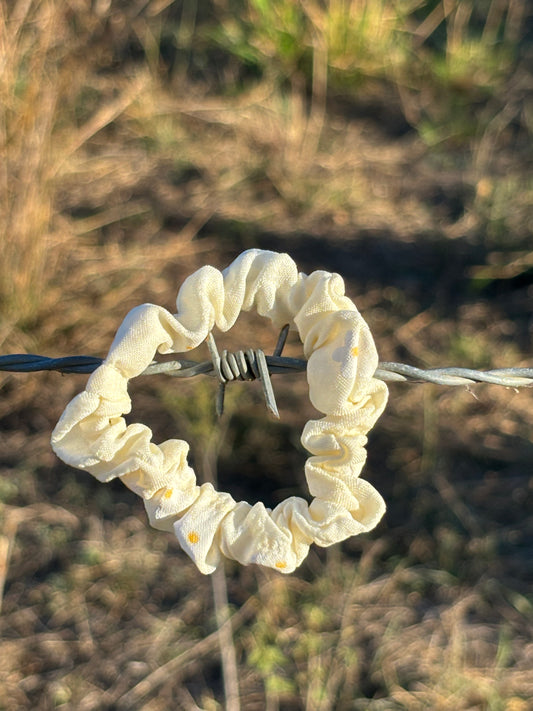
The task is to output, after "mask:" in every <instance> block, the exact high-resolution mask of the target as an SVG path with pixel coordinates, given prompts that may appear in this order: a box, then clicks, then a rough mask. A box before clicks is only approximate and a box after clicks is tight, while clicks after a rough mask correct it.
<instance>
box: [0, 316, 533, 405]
mask: <svg viewBox="0 0 533 711" xmlns="http://www.w3.org/2000/svg"><path fill="white" fill-rule="evenodd" d="M288 331H289V326H288V325H286V326H284V327H283V328H282V329H281V333H280V335H279V338H278V342H277V345H276V347H275V349H274V353H273V354H272V355H265V353H264V352H263V351H262V350H261V349H260V348H255V349H252V348H247V349H246V350H239V351H235V352H234V353H229V352H228V351H227V350H223V351H222V355H220V354H219V352H218V348H217V346H216V343H215V339H214V337H213V334H212V333H210V334H209V336H208V337H207V346H208V348H209V352H210V355H211V360H207V361H203V362H201V363H198V362H197V361H191V360H184V359H179V360H173V361H167V362H163V363H157V362H153V363H151V364H150V365H149V366H148V367H147V368H146V370H144V371H143V373H141V375H155V374H157V373H164V374H166V375H171V376H173V377H175V378H190V377H193V376H195V375H210V376H212V377H216V378H217V379H218V380H219V383H220V385H219V389H218V395H217V403H216V408H217V413H218V414H219V415H221V414H222V412H223V410H224V393H225V387H226V384H227V383H228V382H231V381H234V380H256V379H257V380H259V381H260V382H261V386H262V388H263V394H264V396H265V400H266V404H267V407H268V409H269V410H270V412H272V414H273V415H274V416H275V417H278V418H279V412H278V407H277V404H276V398H275V395H274V389H273V387H272V382H271V380H270V376H271V375H274V374H276V373H290V372H292V373H294V372H299V371H300V372H301V371H305V370H306V368H307V361H305V360H301V359H299V358H286V357H283V356H282V355H281V354H282V352H283V348H284V346H285V342H286V340H287V334H288ZM102 362H103V360H102V359H101V358H95V357H93V356H68V357H66V358H46V357H44V356H38V355H31V354H27V353H24V354H18V355H17V354H15V355H5V356H0V371H2V370H3V371H9V372H26V373H34V372H37V371H42V370H56V371H59V372H61V373H92V372H93V371H94V370H96V368H98V366H99V365H101V364H102ZM375 377H376V378H378V379H379V380H384V381H386V382H411V383H413V382H416V383H435V384H437V385H451V386H457V385H463V386H468V385H471V384H472V383H492V384H493V385H503V386H505V387H511V388H519V387H532V386H533V368H500V369H496V370H486V371H480V370H472V369H470V368H432V369H429V370H423V369H422V368H415V367H414V366H412V365H406V364H405V363H379V365H378V368H377V370H376V372H375Z"/></svg>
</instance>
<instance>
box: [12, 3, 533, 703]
mask: <svg viewBox="0 0 533 711" xmlns="http://www.w3.org/2000/svg"><path fill="white" fill-rule="evenodd" d="M228 7H230V10H231V9H232V8H233V5H232V4H231V3H230V5H229V6H228V4H227V3H222V2H218V1H216V2H212V3H209V4H208V3H203V2H199V3H195V2H184V3H182V4H180V3H174V2H168V1H167V0H162V1H161V0H159V1H156V0H152V1H149V2H131V3H123V2H120V1H119V0H110V1H108V2H98V3H91V2H89V0H69V2H65V3H63V2H59V1H57V0H17V1H16V2H13V3H9V4H4V5H2V8H0V71H1V74H0V202H1V210H0V229H1V231H2V260H1V261H0V344H1V345H2V351H3V352H16V351H34V352H42V353H46V354H57V355H64V354H69V353H72V354H74V353H92V354H95V355H104V354H105V352H106V350H107V347H108V344H109V343H110V340H111V338H112V336H113V334H114V332H115V331H116V328H117V326H118V324H119V323H120V321H121V319H122V318H123V316H124V315H125V314H126V312H127V311H128V310H129V309H130V308H131V307H133V306H135V305H137V304H139V303H141V302H143V301H153V302H155V303H159V304H162V305H163V306H166V307H167V308H169V309H171V310H172V309H173V301H174V298H175V294H176V292H177V290H178V288H179V285H180V283H181V282H182V280H183V278H184V277H185V276H186V275H187V274H188V273H190V272H191V271H193V270H194V269H196V268H197V267H199V266H200V265H202V264H204V263H206V262H209V263H212V264H214V265H215V266H225V265H226V264H227V263H228V262H229V261H230V260H231V259H232V258H233V257H234V256H235V255H236V254H237V253H238V252H239V251H241V250H242V249H245V248H248V247H254V246H259V247H263V248H272V249H277V250H287V251H289V252H290V253H291V254H292V255H293V256H294V257H295V259H296V260H297V262H298V263H299V266H301V267H302V269H303V270H304V271H308V270H311V269H315V268H324V269H330V270H333V271H339V272H340V273H341V274H343V275H344V276H345V277H346V281H347V285H348V290H349V293H350V294H351V295H352V296H353V297H354V298H355V299H356V301H357V303H358V305H359V306H360V308H361V309H362V310H363V312H364V313H365V316H366V317H367V318H368V320H369V322H370V324H371V327H372V330H373V333H374V335H375V338H376V341H377V343H378V346H379V349H380V354H381V357H382V359H383V360H405V361H408V362H412V363H414V364H422V365H427V366H436V365H439V364H443V363H454V364H458V365H470V366H474V367H487V366H489V365H493V366H501V367H504V366H506V365H528V364H530V359H531V322H530V314H531V290H532V289H533V286H532V285H531V260H530V256H531V225H532V224H533V218H532V216H531V196H532V187H531V181H530V178H528V170H527V168H528V160H529V158H528V155H529V154H528V153H527V151H528V150H529V149H528V148H527V146H528V145H529V140H530V136H529V133H528V131H529V129H528V127H529V128H530V126H531V115H530V113H528V112H530V108H528V104H527V102H526V101H525V100H524V98H525V96H526V95H527V93H528V91H530V89H531V86H532V80H531V75H530V73H529V70H528V69H527V66H525V65H526V62H525V60H524V59H523V57H524V56H525V55H524V54H521V52H524V51H525V50H523V45H522V44H520V42H521V37H522V32H523V27H524V26H525V23H526V22H527V16H526V11H527V6H526V4H525V3H523V2H496V0H494V1H493V2H490V3H487V5H486V9H485V10H483V9H480V8H481V4H479V6H478V5H477V4H475V3H458V2H434V3H431V4H427V3H413V4H412V7H409V8H408V10H409V12H408V11H407V10H406V7H407V6H406V5H402V8H401V12H400V11H399V10H398V8H399V7H400V6H399V5H398V6H397V5H396V4H395V3H390V4H387V3H366V2H355V1H354V2H346V3H342V2H331V3H325V4H324V3H315V2H312V3H299V2H298V3H286V2H282V0H277V1H276V2H274V3H269V4H266V3H262V2H259V0H257V1H256V0H254V1H253V2H249V3H245V7H244V10H243V12H242V13H240V14H237V13H235V12H231V11H230V10H228ZM291 8H292V10H291ZM291 12H292V14H291ZM287 13H288V14H287ZM346 16H349V17H350V18H351V20H350V23H348V24H347V23H346V22H345V17H346ZM348 25H349V30H350V32H348V31H346V32H344V29H346V28H348ZM247 33H248V34H247ZM350 33H352V34H350ZM398 33H401V37H402V39H401V42H399V41H398ZM296 40H297V41H296ZM369 48H371V49H372V50H373V51H368V50H369ZM392 49H394V52H393V51H392ZM415 49H416V61H413V62H411V61H409V60H410V59H411V58H413V52H414V50H415ZM492 49H495V50H496V51H494V52H492V51H491V50H492ZM389 50H390V51H389ZM383 57H386V60H384V59H383ZM363 60H364V61H363ZM489 60H490V61H489ZM467 79H468V82H470V83H467V84H465V81H466V80H467ZM472 116H473V117H474V123H473V124H472V122H471V121H472V119H471V117H472ZM452 119H453V120H452ZM236 331H238V333H240V334H241V336H239V335H233V334H231V335H230V336H229V339H228V345H229V346H231V345H239V346H242V344H243V342H242V337H243V336H242V334H243V333H249V332H253V333H254V337H255V338H256V340H257V342H258V343H260V345H262V346H263V347H265V348H268V347H269V345H270V344H272V345H273V344H274V343H275V338H276V334H274V333H273V332H271V331H269V330H268V329H265V330H262V329H261V325H260V323H259V320H258V319H253V318H251V319H249V320H246V319H245V320H244V321H243V322H242V323H240V326H239V329H236ZM289 350H290V352H291V353H293V354H294V355H297V353H298V349H297V344H294V343H292V344H289ZM82 382H83V378H81V377H78V376H68V377H60V376H58V375H56V374H42V375H32V376H26V375H22V374H21V375H14V374H4V375H2V376H0V502H1V509H0V523H1V531H0V533H1V537H0V588H2V589H3V598H2V603H3V607H2V616H1V617H0V634H1V638H0V709H5V710H6V711H11V709H13V710H14V709H17V711H18V710H19V709H39V710H41V709H42V710H43V711H44V710H45V709H49V708H62V709H76V710H77V711H78V710H84V709H87V710H89V709H94V710H96V709H109V710H111V709H115V708H127V709H145V710H147V711H159V710H163V709H168V708H183V709H185V710H186V711H187V710H188V709H198V708H201V709H205V710H206V711H211V710H214V709H218V708H221V707H222V704H223V698H224V681H226V682H227V681H228V680H227V679H225V680H224V679H223V674H222V671H221V662H220V650H219V639H220V631H219V629H218V627H221V628H222V629H223V634H224V635H225V639H226V645H228V644H229V642H228V639H229V637H228V635H229V633H230V630H231V632H232V635H233V643H234V651H235V654H236V659H237V664H238V677H239V678H238V685H239V695H240V699H239V703H240V706H241V708H242V709H246V710H247V711H248V710H249V711H254V709H257V710H258V711H259V709H261V710H262V709H265V708H266V709H267V710H268V711H275V710H278V709H279V710H281V711H292V710H293V709H294V710H295V711H296V710H298V711H300V710H301V709H305V710H306V711H326V710H327V709H336V710H338V711H345V710H346V711H348V710H350V711H351V710H353V709H372V710H374V711H389V710H393V709H410V710H411V709H428V708H431V709H443V710H447V709H450V711H452V709H453V711H457V710H458V711H461V710H463V709H464V710H465V711H466V710H467V709H479V710H483V711H485V710H490V711H526V710H527V709H528V708H529V704H530V701H529V700H530V699H531V697H532V696H533V688H532V685H531V680H530V673H529V672H530V669H531V664H532V654H533V648H532V645H531V638H532V633H533V614H532V609H533V608H532V603H531V599H530V597H529V596H530V585H531V579H532V570H531V540H532V539H531V536H532V535H533V528H532V525H533V524H532V520H533V517H532V515H531V501H530V497H531V487H530V484H529V479H530V473H531V462H532V457H533V454H532V449H531V426H532V418H531V412H532V401H531V399H532V398H531V391H522V392H520V393H515V392H510V391H508V390H504V389H497V388H494V387H490V386H487V387H480V388H477V389H476V390H475V393H471V392H469V391H461V392H458V391H457V390H453V391H443V390H440V389H439V388H436V387H435V388H433V387H425V388H417V387H408V386H402V385H395V386H394V387H392V388H391V403H390V407H389V408H388V411H387V413H386V415H385V417H384V418H383V419H382V420H381V421H380V423H379V425H378V427H376V428H375V431H374V432H373V433H372V437H371V439H370V444H369V462H368V466H367V469H366V476H367V478H369V479H370V480H371V481H372V482H373V483H374V484H375V485H376V486H377V487H378V489H379V490H380V491H382V492H383V494H384V496H385V498H386V499H387V501H388V505H389V511H388V514H387V517H386V520H385V521H384V523H383V524H382V525H381V526H380V527H379V529H378V530H377V531H376V532H375V533H374V534H372V535H370V536H366V537H364V538H360V539H354V540H352V541H349V542H347V543H346V544H345V545H343V546H338V547H336V548H334V549H329V550H327V551H322V550H313V551H312V552H311V555H310V556H309V559H308V561H307V562H306V563H305V565H304V566H303V567H302V569H301V570H300V571H298V573H297V574H295V575H292V576H289V577H282V576H279V575H277V574H275V573H270V572H269V571H263V570H258V569H254V568H244V569H243V568H239V567H237V566H234V565H232V564H228V565H227V567H226V582H227V595H228V600H229V606H230V607H229V611H230V619H229V621H228V622H223V621H222V618H223V617H224V615H225V614H226V612H227V611H224V609H223V608H224V600H223V595H222V597H221V598H220V599H219V605H218V611H216V610H215V606H214V604H213V592H212V589H211V583H210V580H209V579H208V578H204V577H203V576H201V575H200V574H198V572H197V570H196V569H195V568H194V566H193V565H192V563H190V562H188V560H187V559H186V558H185V556H184V555H183V554H182V553H181V552H180V551H179V549H178V545H177V543H176V542H175V541H173V540H172V539H171V538H169V537H166V536H163V535H162V534H160V533H157V532H155V531H151V530H149V529H148V528H147V527H146V525H145V515H144V513H143V510H142V505H141V503H140V502H139V500H137V499H136V498H135V497H134V496H133V495H132V494H131V493H130V492H128V491H127V490H126V489H124V488H121V487H120V486H119V485H116V486H115V485H111V486H107V487H106V486H102V485H99V484H97V483H96V482H94V481H92V480H89V478H88V477H86V476H84V475H81V474H80V473H76V472H75V471H72V470H68V469H67V468H66V467H64V466H63V465H62V464H61V463H59V462H58V461H57V460H56V459H55V457H54V456H53V455H52V453H51V451H50V445H49V436H50V432H51V429H52V428H53V426H54V424H55V422H56V420H57V418H58V417H59V415H60V413H61V411H62V409H63V408H64V406H65V404H66V402H67V401H68V400H69V399H70V397H72V396H73V395H74V393H75V392H77V391H79V390H80V388H81V387H82ZM235 387H236V389H235V391H230V393H228V394H229V399H228V409H229V412H230V415H229V416H228V420H227V421H226V423H225V424H224V425H223V428H224V430H225V433H224V442H223V443H222V445H221V449H220V453H219V457H218V469H219V471H218V475H219V480H220V485H221V487H223V488H227V489H229V490H230V491H232V492H234V493H235V495H238V496H239V497H241V496H242V497H244V498H248V499H249V500H252V499H254V497H255V499H258V498H261V499H265V500H270V501H272V502H274V503H275V502H277V501H278V500H279V499H280V498H281V499H282V498H285V496H286V495H287V494H288V493H291V494H292V493H295V494H300V495H301V494H302V493H304V491H305V483H304V482H303V475H302V464H303V461H304V459H305V454H304V452H303V451H302V450H301V448H300V447H299V445H298V436H299V430H300V429H301V427H302V425H303V423H304V422H305V420H306V419H308V417H310V416H311V414H312V413H311V411H310V406H308V405H306V404H305V403H306V386H305V382H304V381H303V380H302V379H301V378H299V379H298V378H294V381H293V382H291V383H290V384H289V383H285V382H284V383H276V392H277V393H278V400H279V402H280V404H281V407H282V422H281V424H280V425H278V424H276V425H274V424H272V423H270V422H268V421H267V419H266V417H265V413H264V411H263V405H262V404H261V401H260V398H259V397H256V392H255V391H254V390H253V388H252V387H251V386H250V388H247V389H244V388H242V389H241V390H238V389H237V388H238V386H235ZM132 391H133V393H134V402H135V407H136V410H135V413H134V416H135V417H138V418H139V420H141V421H143V422H146V423H148V424H150V425H151V426H152V427H153V429H154V431H155V439H156V440H161V439H162V438H168V437H170V436H175V434H176V431H177V432H179V433H180V434H181V435H182V436H185V438H187V439H188V440H190V441H191V443H192V444H193V454H194V457H195V460H196V461H197V462H199V461H200V459H201V458H202V456H203V452H202V449H201V442H202V441H203V438H204V437H205V436H206V435H207V433H209V432H211V431H212V429H213V428H216V427H217V425H216V423H215V422H214V418H213V417H212V408H211V404H212V400H211V398H212V395H213V393H212V389H211V388H210V384H209V383H207V384H206V383H190V384H180V386H179V389H178V386H177V385H175V384H173V385H172V386H171V387H169V385H168V382H167V381H165V380H164V379H160V378H159V377H158V378H155V379H153V380H152V381H151V382H149V383H147V382H139V383H135V384H132ZM237 471H238V472H239V477H238V478H237V477H236V476H235V472H237ZM287 472H290V473H291V478H292V479H293V480H292V481H290V482H288V481H287ZM222 592H223V590H222ZM219 593H220V589H219ZM219 597H220V596H219ZM217 617H218V623H217ZM226 675H227V673H226ZM226 686H227V684H226ZM230 686H231V685H230ZM234 689H235V684H233V691H234ZM227 693H228V694H230V693H233V692H231V691H227Z"/></svg>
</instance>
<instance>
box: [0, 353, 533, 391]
mask: <svg viewBox="0 0 533 711" xmlns="http://www.w3.org/2000/svg"><path fill="white" fill-rule="evenodd" d="M249 351H251V349H248V351H244V352H243V351H236V352H235V353H227V352H226V351H224V352H223V354H222V355H221V356H220V369H221V371H222V374H223V377H224V378H225V380H226V382H227V381H230V380H237V379H238V380H249V379H254V378H252V377H251V373H252V374H253V375H254V377H255V378H257V377H259V376H258V375H255V373H254V368H257V366H256V358H255V356H254V357H253V358H251V356H250V355H249ZM251 352H252V354H254V353H257V351H251ZM275 352H276V351H275ZM247 354H248V355H247ZM243 357H244V358H245V359H246V368H244V366H243V365H242V358H243ZM250 358H251V360H250ZM265 360H266V364H267V367H268V372H269V374H270V375H274V374H283V373H291V372H292V373H294V372H302V371H304V370H305V369H306V367H307V362H306V361H305V360H301V359H299V358H287V357H282V356H278V355H271V356H270V355H266V356H265ZM102 362H103V359H102V358H96V357H93V356H68V357H66V358H47V357H45V356H39V355H31V354H26V353H23V354H14V355H4V356H0V371H8V372H17V373H35V372H38V371H45V370H54V371H58V372H60V373H92V372H93V371H94V370H96V368H98V366H99V365H101V364H102ZM252 363H253V365H252ZM241 368H244V369H243V370H242V371H241ZM250 371H251V372H250ZM236 372H237V373H238V375H236V374H235V373H236ZM158 373H165V374H167V375H171V376H173V377H177V378H190V377H194V376H196V375H211V376H215V377H219V376H218V373H217V372H216V370H215V367H214V365H213V362H212V361H210V360H209V361H203V362H200V363H198V362H197V361H191V360H184V359H179V360H173V361H167V362H164V363H156V362H154V363H152V364H151V365H149V366H148V368H146V370H145V371H144V372H143V373H142V375H155V374H158ZM230 375H233V376H234V377H230ZM375 377H376V378H378V379H379V380H384V381H386V382H410V383H434V384H437V385H449V386H459V385H463V386H464V385H471V384H472V383H491V384H493V385H503V386H504V387H512V388H520V387H531V386H533V368H498V369H494V370H484V371H483V370H473V369H471V368H455V367H451V368H430V369H428V370H424V369H422V368H416V367H414V366H412V365H407V364H405V363H393V362H380V363H379V365H378V369H377V370H376V372H375Z"/></svg>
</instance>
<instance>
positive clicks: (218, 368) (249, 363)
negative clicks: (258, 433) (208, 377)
mask: <svg viewBox="0 0 533 711" xmlns="http://www.w3.org/2000/svg"><path fill="white" fill-rule="evenodd" d="M287 330H288V327H287ZM286 338H287V334H286V332H285V327H284V329H283V330H282V333H281V334H280V338H279V340H278V344H277V346H276V349H275V351H274V353H278V354H279V355H276V356H275V357H276V358H278V359H279V360H283V359H282V358H281V357H280V356H281V352H282V350H283V346H284V345H285V340H286ZM206 342H207V347H208V348H209V353H210V355H211V361H212V364H213V373H214V374H215V375H216V377H217V378H218V380H219V386H218V392H217V397H216V412H217V415H218V416H219V417H221V416H222V414H223V412H224V396H225V393H226V383H229V382H231V381H232V380H256V379H258V380H260V381H261V386H262V388H263V394H264V396H265V401H266V405H267V408H268V409H269V410H270V412H272V414H273V415H274V417H277V418H278V419H279V411H278V406H277V404H276V396H275V395H274V388H273V387H272V381H271V380H270V373H271V372H272V371H271V370H270V368H269V365H268V362H267V357H266V356H265V354H264V352H263V351H262V350H261V349H260V348H256V349H255V350H253V349H252V348H248V349H247V350H246V351H236V352H235V353H229V352H228V351H227V350H224V351H222V356H220V353H219V352H218V348H217V344H216V342H215V338H214V336H213V334H212V333H209V335H208V336H207V339H206Z"/></svg>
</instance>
